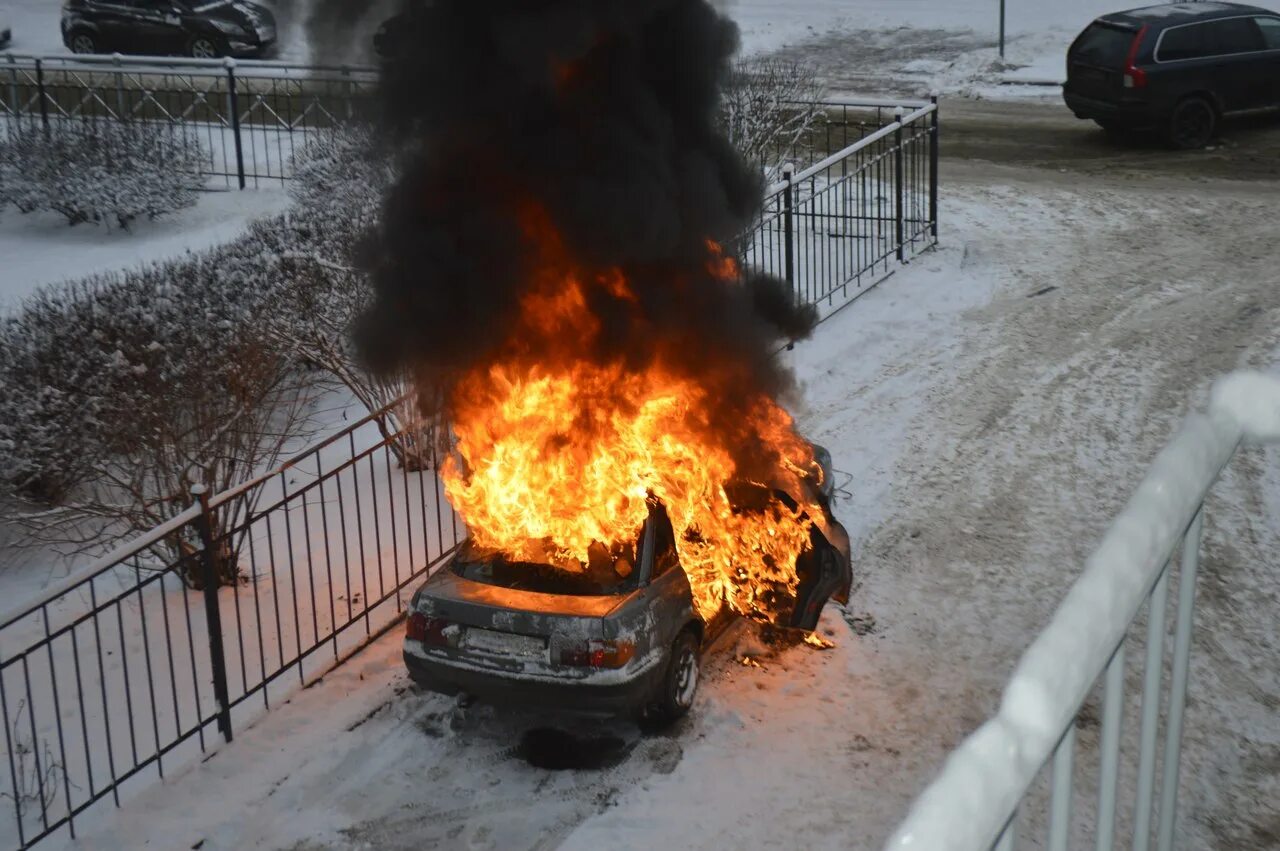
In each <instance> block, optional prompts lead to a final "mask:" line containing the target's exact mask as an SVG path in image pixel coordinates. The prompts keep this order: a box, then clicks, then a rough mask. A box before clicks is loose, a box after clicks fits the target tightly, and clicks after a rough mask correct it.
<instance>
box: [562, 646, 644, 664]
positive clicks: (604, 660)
mask: <svg viewBox="0 0 1280 851" xmlns="http://www.w3.org/2000/svg"><path fill="white" fill-rule="evenodd" d="M635 653H636V646H635V644H634V643H632V642H630V641H601V640H598V639H593V640H591V641H588V642H586V643H585V644H575V645H573V646H571V647H565V648H562V649H561V650H560V664H561V665H569V666H572V667H574V668H621V667H622V666H623V665H625V664H627V663H628V662H630V661H631V657H632V656H634V655H635Z"/></svg>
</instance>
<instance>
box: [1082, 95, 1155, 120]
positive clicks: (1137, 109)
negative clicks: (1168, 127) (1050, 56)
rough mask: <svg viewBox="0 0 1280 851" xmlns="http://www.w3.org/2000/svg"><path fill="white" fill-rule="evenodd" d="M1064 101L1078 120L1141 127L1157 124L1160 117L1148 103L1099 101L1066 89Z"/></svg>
mask: <svg viewBox="0 0 1280 851" xmlns="http://www.w3.org/2000/svg"><path fill="white" fill-rule="evenodd" d="M1062 99H1063V100H1064V101H1066V103H1067V108H1068V109H1070V110H1071V111H1072V112H1074V113H1075V114H1076V117H1077V118H1084V119H1092V120H1101V121H1114V122H1116V123H1117V124H1129V125H1133V126H1140V125H1146V124H1153V123H1155V122H1156V120H1157V118H1158V117H1159V115H1160V111H1159V110H1158V109H1157V108H1156V107H1155V106H1153V105H1152V104H1151V103H1148V102H1146V101H1136V100H1133V101H1125V100H1122V101H1106V100H1099V99H1097V98H1091V97H1085V96H1084V95H1078V94H1075V93H1073V92H1071V91H1069V90H1065V89H1064V90H1063V93H1062Z"/></svg>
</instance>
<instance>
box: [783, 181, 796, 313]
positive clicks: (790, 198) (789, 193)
mask: <svg viewBox="0 0 1280 851" xmlns="http://www.w3.org/2000/svg"><path fill="white" fill-rule="evenodd" d="M794 175H795V166H793V165H792V164H791V163H787V164H786V165H784V166H783V167H782V179H783V180H784V181H786V184H787V186H786V189H784V190H783V192H782V235H783V240H784V245H783V256H784V257H785V261H784V262H785V264H786V276H787V284H788V286H790V287H791V296H792V298H794V297H795V295H796V258H795V254H794V251H795V249H794V247H793V245H792V242H793V241H794V239H795V224H794V222H793V221H792V218H793V217H792V213H791V208H792V205H793V204H794V203H795V183H794V181H793V180H792V177H793V176H794Z"/></svg>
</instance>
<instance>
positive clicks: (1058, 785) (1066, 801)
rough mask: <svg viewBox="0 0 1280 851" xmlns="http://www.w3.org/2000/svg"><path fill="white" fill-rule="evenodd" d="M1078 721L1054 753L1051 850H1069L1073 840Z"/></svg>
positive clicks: (1050, 820) (1050, 819)
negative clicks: (1073, 793)
mask: <svg viewBox="0 0 1280 851" xmlns="http://www.w3.org/2000/svg"><path fill="white" fill-rule="evenodd" d="M1075 756H1076V722H1075V719H1072V720H1071V724H1070V726H1068V727H1067V733H1066V735H1065V736H1063V737H1062V741H1060V742H1058V749H1057V750H1056V751H1054V753H1053V801H1052V804H1051V809H1050V814H1049V851H1067V845H1068V843H1069V842H1070V841H1071V783H1072V780H1073V773H1074V771H1075Z"/></svg>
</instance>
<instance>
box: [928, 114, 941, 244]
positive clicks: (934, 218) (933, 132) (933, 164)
mask: <svg viewBox="0 0 1280 851" xmlns="http://www.w3.org/2000/svg"><path fill="white" fill-rule="evenodd" d="M929 100H930V101H931V102H932V103H933V115H932V116H931V117H932V118H933V123H932V124H931V125H930V126H929V229H930V231H931V233H932V235H933V241H934V242H937V241H938V138H939V136H941V133H940V132H939V130H940V127H939V122H940V121H941V119H940V118H939V117H938V96H937V95H933V96H932V97H930V98H929Z"/></svg>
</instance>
